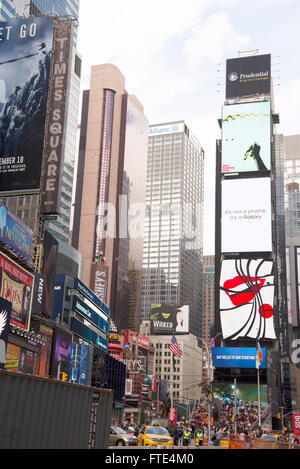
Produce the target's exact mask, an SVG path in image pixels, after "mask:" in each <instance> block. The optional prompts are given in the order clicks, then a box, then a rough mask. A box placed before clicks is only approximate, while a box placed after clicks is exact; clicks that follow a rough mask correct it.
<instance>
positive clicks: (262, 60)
mask: <svg viewBox="0 0 300 469" xmlns="http://www.w3.org/2000/svg"><path fill="white" fill-rule="evenodd" d="M270 93H271V55H270V54H264V55H253V56H249V57H238V58H234V59H228V60H227V61H226V99H234V98H242V97H246V96H257V95H263V94H265V95H268V94H270Z"/></svg>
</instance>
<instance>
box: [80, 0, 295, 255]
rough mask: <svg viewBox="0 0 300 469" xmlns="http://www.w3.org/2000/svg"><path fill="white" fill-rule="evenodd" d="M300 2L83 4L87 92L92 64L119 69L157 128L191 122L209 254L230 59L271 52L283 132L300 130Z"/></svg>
mask: <svg viewBox="0 0 300 469" xmlns="http://www.w3.org/2000/svg"><path fill="white" fill-rule="evenodd" d="M299 24H300V2H299V0H251V1H248V0H186V1H185V2H182V0H152V1H151V2H147V1H146V0H126V1H124V0H109V2H106V3H105V2H98V1H95V0H83V1H81V6H80V21H79V42H78V50H79V52H80V53H81V54H82V58H83V82H82V87H83V88H84V89H87V88H89V76H90V67H91V65H97V64H101V63H113V64H115V65H116V66H117V67H118V68H119V69H120V71H121V72H122V73H123V75H124V76H125V78H126V89H127V91H128V93H130V94H135V95H136V96H137V97H138V98H139V100H140V101H141V102H142V103H143V105H144V108H145V114H146V115H147V117H148V119H149V122H150V124H156V123H160V122H167V121H172V120H181V119H183V120H185V121H186V123H187V125H188V126H189V127H190V129H191V130H192V132H193V133H194V134H195V135H196V136H197V137H198V139H199V141H200V142H201V144H202V145H203V147H204V149H205V152H206V167H205V219H204V221H205V230H204V253H205V254H213V253H214V179H215V174H214V171H215V141H216V139H217V138H220V137H221V134H220V129H219V127H218V124H217V119H218V118H219V117H220V116H221V106H222V103H223V101H224V99H225V87H224V83H225V66H226V59H228V58H235V57H238V54H239V52H242V54H241V56H246V55H252V52H248V53H245V52H246V51H253V50H256V49H258V50H259V53H260V54H269V53H270V54H271V55H272V74H273V77H274V82H275V86H274V94H275V111H277V112H278V113H279V114H280V125H278V126H277V132H278V133H283V134H285V135H293V134H298V133H300V121H299V115H298V111H299V109H300V60H299V57H300V54H299V44H300V26H299Z"/></svg>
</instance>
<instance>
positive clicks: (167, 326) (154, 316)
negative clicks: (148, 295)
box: [150, 304, 190, 335]
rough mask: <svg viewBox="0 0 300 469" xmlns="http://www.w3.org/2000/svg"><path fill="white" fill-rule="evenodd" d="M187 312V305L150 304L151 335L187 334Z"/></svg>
mask: <svg viewBox="0 0 300 469" xmlns="http://www.w3.org/2000/svg"><path fill="white" fill-rule="evenodd" d="M189 310H190V308H189V306H188V305H183V306H178V305H170V304H152V305H151V313H150V321H151V323H150V332H151V335H152V334H153V335H157V334H180V333H183V334H187V333H188V332H189Z"/></svg>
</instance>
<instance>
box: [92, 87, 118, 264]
mask: <svg viewBox="0 0 300 469" xmlns="http://www.w3.org/2000/svg"><path fill="white" fill-rule="evenodd" d="M114 97H115V92H114V91H111V90H104V98H103V118H102V141H101V150H100V169H99V184H98V202H97V210H98V216H97V222H96V246H95V256H96V257H97V256H105V233H104V232H105V212H106V204H107V202H108V186H109V170H110V156H111V144H112V129H113V114H114Z"/></svg>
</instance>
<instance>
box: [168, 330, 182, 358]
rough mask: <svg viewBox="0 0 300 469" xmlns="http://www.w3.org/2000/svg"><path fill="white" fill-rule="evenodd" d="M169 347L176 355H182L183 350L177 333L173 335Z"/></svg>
mask: <svg viewBox="0 0 300 469" xmlns="http://www.w3.org/2000/svg"><path fill="white" fill-rule="evenodd" d="M169 349H170V350H171V352H172V353H173V354H174V355H176V357H181V356H182V350H181V348H180V347H179V344H178V342H177V339H176V337H175V335H173V336H172V339H171V343H170V344H169Z"/></svg>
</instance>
